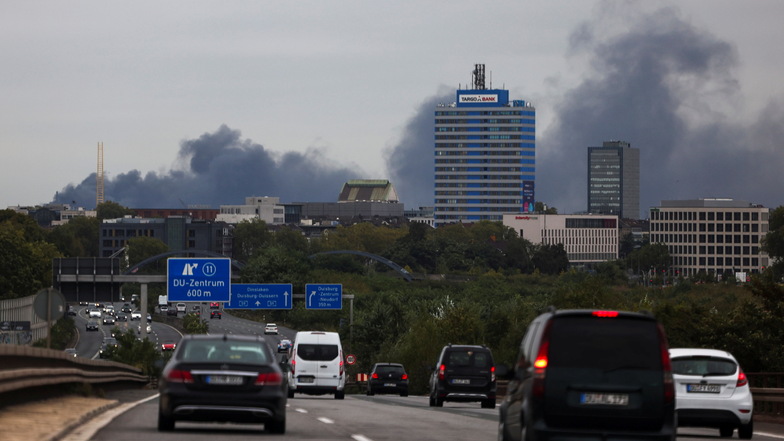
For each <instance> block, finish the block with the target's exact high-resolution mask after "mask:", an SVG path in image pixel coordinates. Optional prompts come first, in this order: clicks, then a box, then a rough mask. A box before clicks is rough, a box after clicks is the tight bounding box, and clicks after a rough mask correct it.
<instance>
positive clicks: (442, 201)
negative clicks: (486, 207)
mask: <svg viewBox="0 0 784 441" xmlns="http://www.w3.org/2000/svg"><path fill="white" fill-rule="evenodd" d="M514 196H515V197H519V196H520V193H516V194H514ZM522 203H523V201H522V199H514V198H503V199H436V204H449V205H456V204H462V205H463V206H466V207H469V206H472V205H475V204H518V207H517V208H515V209H516V210H517V209H519V208H520V207H519V205H522ZM493 211H498V209H497V208H494V209H493Z"/></svg>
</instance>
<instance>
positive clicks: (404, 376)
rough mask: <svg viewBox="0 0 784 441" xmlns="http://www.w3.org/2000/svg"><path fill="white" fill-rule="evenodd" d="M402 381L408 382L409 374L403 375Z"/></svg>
mask: <svg viewBox="0 0 784 441" xmlns="http://www.w3.org/2000/svg"><path fill="white" fill-rule="evenodd" d="M400 379H401V380H408V374H403V375H402V376H401V377H400Z"/></svg>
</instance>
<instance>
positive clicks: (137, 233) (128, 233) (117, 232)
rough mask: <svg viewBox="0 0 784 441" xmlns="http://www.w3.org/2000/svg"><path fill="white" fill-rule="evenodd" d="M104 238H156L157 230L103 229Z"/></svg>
mask: <svg viewBox="0 0 784 441" xmlns="http://www.w3.org/2000/svg"><path fill="white" fill-rule="evenodd" d="M101 235H102V236H103V237H155V230H154V229H151V228H133V229H131V228H116V229H115V228H113V229H109V228H103V229H101Z"/></svg>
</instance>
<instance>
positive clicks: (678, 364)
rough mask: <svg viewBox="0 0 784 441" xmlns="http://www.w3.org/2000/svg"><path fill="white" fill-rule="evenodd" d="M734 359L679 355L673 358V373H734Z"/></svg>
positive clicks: (735, 366)
mask: <svg viewBox="0 0 784 441" xmlns="http://www.w3.org/2000/svg"><path fill="white" fill-rule="evenodd" d="M736 370H737V365H736V364H735V362H734V361H732V360H728V359H726V358H718V357H699V356H694V357H678V358H673V359H672V373H674V374H680V375H708V376H710V375H733V374H735V371H736Z"/></svg>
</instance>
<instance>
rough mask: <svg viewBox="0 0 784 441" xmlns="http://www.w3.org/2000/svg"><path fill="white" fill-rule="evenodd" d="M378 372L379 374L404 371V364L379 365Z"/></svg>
mask: <svg viewBox="0 0 784 441" xmlns="http://www.w3.org/2000/svg"><path fill="white" fill-rule="evenodd" d="M376 372H377V373H379V374H394V373H403V367H402V366H377V367H376Z"/></svg>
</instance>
